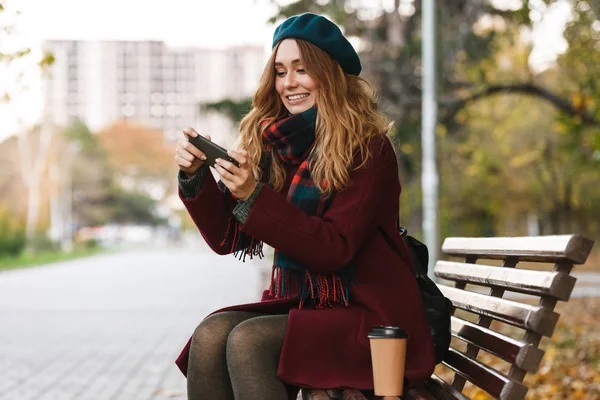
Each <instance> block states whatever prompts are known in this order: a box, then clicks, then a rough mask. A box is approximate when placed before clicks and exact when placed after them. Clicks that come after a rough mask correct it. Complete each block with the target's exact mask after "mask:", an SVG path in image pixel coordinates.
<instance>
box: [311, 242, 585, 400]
mask: <svg viewBox="0 0 600 400" xmlns="http://www.w3.org/2000/svg"><path fill="white" fill-rule="evenodd" d="M593 243H594V242H593V241H591V240H588V239H586V238H584V237H582V236H579V235H560V236H538V237H513V238H447V239H446V240H445V241H444V244H443V246H442V251H443V252H444V253H445V254H447V255H450V256H456V257H461V258H463V262H450V261H438V262H437V263H436V266H435V274H436V276H437V277H438V278H439V280H440V281H445V282H448V283H438V286H439V287H440V289H441V290H442V292H443V293H444V295H445V296H446V297H448V298H449V299H450V300H452V303H453V305H454V307H455V308H454V312H453V314H454V315H453V317H452V336H453V343H452V346H451V348H450V351H449V353H448V355H447V357H446V359H445V360H444V362H443V364H444V366H445V367H447V368H448V369H449V371H447V372H448V373H447V374H445V376H446V380H444V379H442V378H441V377H438V376H436V375H433V376H432V377H431V379H429V381H428V382H427V383H426V384H425V385H424V387H423V388H420V389H413V390H410V391H409V393H405V395H404V396H403V397H402V399H403V400H404V399H411V400H431V399H440V400H456V399H461V400H464V399H468V397H467V396H465V395H464V394H463V393H462V391H463V388H464V386H465V383H466V382H467V381H469V382H471V383H472V384H474V385H476V386H478V387H479V388H481V389H483V390H485V391H486V392H487V393H489V394H490V395H491V396H492V397H493V398H496V399H502V400H505V399H507V400H508V399H510V400H513V399H523V398H525V394H526V393H527V389H528V388H527V387H526V386H525V385H524V384H523V379H524V378H525V375H526V374H527V373H536V372H537V370H538V368H539V365H540V361H541V360H542V357H543V355H544V351H543V350H541V349H540V348H539V347H538V346H539V344H540V340H541V339H542V337H543V336H546V337H551V336H552V333H553V332H554V328H555V327H556V323H557V321H558V317H559V315H558V314H557V313H556V312H555V311H554V307H555V306H556V303H557V301H559V300H561V301H568V300H569V297H570V295H571V292H572V290H573V287H574V286H575V281H576V279H575V278H574V277H572V276H570V275H569V274H570V272H571V269H572V268H573V266H574V265H576V264H583V263H585V261H586V259H587V257H588V255H589V253H590V250H591V248H592V246H593ZM479 260H501V265H499V266H492V265H485V261H484V262H483V263H480V264H476V262H478V261H479ZM528 261H531V262H535V263H538V264H537V266H536V269H535V270H533V269H527V267H526V266H525V265H523V262H528ZM488 263H489V262H488ZM540 263H541V264H540ZM540 265H541V266H547V267H548V268H547V269H546V270H543V269H542V270H539V268H540ZM452 283H453V286H450V285H451V284H452ZM505 297H506V298H505ZM492 323H493V326H492ZM490 328H493V329H490ZM484 353H488V357H487V358H492V359H494V362H488V363H486V362H483V361H482V360H481V358H482V357H481V356H480V357H478V355H482V354H484ZM489 355H491V356H492V357H490V356H489ZM500 360H503V362H504V363H503V364H504V365H503V367H504V368H501V369H502V371H501V370H498V369H495V368H494V367H493V366H492V364H493V365H496V364H497V362H496V361H500ZM500 363H502V361H500ZM304 398H305V399H306V398H307V396H305V397H304Z"/></svg>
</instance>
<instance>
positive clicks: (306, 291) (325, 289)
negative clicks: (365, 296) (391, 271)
mask: <svg viewBox="0 0 600 400" xmlns="http://www.w3.org/2000/svg"><path fill="white" fill-rule="evenodd" d="M353 284H354V283H353V282H350V281H347V280H344V279H343V278H342V277H341V276H339V275H337V274H330V275H322V274H317V273H314V272H309V271H308V270H307V271H306V272H305V273H304V282H303V283H302V285H301V289H300V293H299V294H298V298H299V299H300V304H299V307H298V308H302V307H303V306H304V305H306V304H311V305H313V306H315V307H316V308H328V307H335V306H336V305H340V306H344V307H347V306H348V300H349V298H350V287H351V286H352V285H353ZM289 291H290V270H289V269H288V268H282V267H278V266H274V267H273V269H272V270H271V286H270V287H269V295H270V296H271V297H273V298H275V299H281V298H285V297H286V295H287V294H288V293H289Z"/></svg>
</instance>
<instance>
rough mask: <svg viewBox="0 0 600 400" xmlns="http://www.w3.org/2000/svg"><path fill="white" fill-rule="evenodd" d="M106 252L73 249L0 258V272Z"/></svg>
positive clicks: (98, 249)
mask: <svg viewBox="0 0 600 400" xmlns="http://www.w3.org/2000/svg"><path fill="white" fill-rule="evenodd" d="M104 252H106V250H104V249H101V248H96V249H75V250H73V251H72V252H69V253H67V252H62V251H45V252H41V253H29V252H23V253H21V254H20V255H19V256H17V257H1V258H0V271H4V270H9V269H17V268H23V267H30V266H34V265H42V264H51V263H55V262H58V261H67V260H73V259H76V258H82V257H89V256H93V255H96V254H100V253H104Z"/></svg>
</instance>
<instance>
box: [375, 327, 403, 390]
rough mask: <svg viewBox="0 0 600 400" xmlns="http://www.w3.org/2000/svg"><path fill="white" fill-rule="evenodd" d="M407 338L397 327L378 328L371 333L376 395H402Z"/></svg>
mask: <svg viewBox="0 0 600 400" xmlns="http://www.w3.org/2000/svg"><path fill="white" fill-rule="evenodd" d="M407 338H408V334H407V333H406V332H405V331H404V329H402V328H398V327H396V326H376V327H374V328H373V330H372V331H371V332H370V333H369V341H370V343H371V360H372V362H373V383H374V386H375V395H377V396H401V395H402V390H403V389H404V385H403V384H404V363H405V360H406V340H407Z"/></svg>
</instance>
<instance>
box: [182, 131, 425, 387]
mask: <svg viewBox="0 0 600 400" xmlns="http://www.w3.org/2000/svg"><path fill="white" fill-rule="evenodd" d="M371 150H372V154H373V157H371V158H370V159H369V161H368V162H367V164H366V165H365V166H364V167H362V168H360V169H358V170H355V171H353V172H352V174H351V179H352V182H353V184H352V185H351V186H350V187H349V188H347V189H345V190H343V191H341V192H339V193H337V194H336V195H335V198H334V200H333V202H332V203H331V206H330V207H329V208H328V209H327V211H326V212H325V214H324V215H323V216H322V217H316V216H308V215H307V214H305V213H304V212H303V211H302V210H300V209H299V208H298V207H296V206H295V205H294V204H292V203H290V202H288V201H287V200H286V197H285V194H287V190H288V188H289V183H290V179H291V177H292V176H293V173H294V172H295V170H294V169H290V170H288V171H287V172H288V182H287V184H286V186H285V187H284V189H283V190H282V191H281V193H278V192H275V191H274V190H273V189H271V188H269V187H268V186H266V185H265V186H263V188H262V190H261V191H260V194H259V196H258V198H257V200H256V202H255V203H254V205H253V208H252V210H251V211H250V214H249V216H248V219H247V220H246V222H245V224H244V225H242V231H244V232H246V233H248V234H250V235H252V236H254V237H255V238H257V239H260V240H262V241H263V242H264V243H266V244H268V245H270V246H272V247H273V248H276V249H278V250H280V251H282V252H283V253H285V254H287V255H289V256H291V257H293V258H295V259H297V260H298V261H300V262H302V263H304V264H305V265H306V266H307V267H308V268H310V269H312V270H314V271H316V272H319V273H324V274H328V273H331V272H333V271H336V270H338V269H340V268H342V267H344V266H345V265H347V264H348V263H349V262H350V261H351V260H352V261H353V262H354V273H355V281H356V282H357V284H356V285H355V286H353V287H352V288H351V290H350V305H349V306H348V307H336V308H329V309H306V308H302V309H298V307H297V306H298V302H297V301H296V300H295V299H294V298H291V299H278V300H275V299H272V298H270V297H269V295H268V291H265V293H264V294H263V299H262V300H261V302H259V303H252V304H244V305H238V306H233V307H228V308H225V309H221V310H218V311H216V312H220V311H225V310H243V311H255V312H265V313H276V312H286V311H287V310H289V318H288V326H287V332H286V338H285V341H284V344H283V348H282V351H281V358H280V362H279V369H278V376H279V377H280V378H281V379H282V380H283V381H285V382H287V383H289V384H292V385H296V386H300V387H310V388H321V389H332V388H340V387H351V388H356V389H363V390H372V389H373V377H372V369H371V355H370V349H369V339H368V338H367V334H368V333H369V331H370V330H371V328H372V327H373V326H376V325H394V326H400V327H402V328H404V329H405V330H406V331H408V333H409V335H410V337H409V339H408V344H407V359H406V372H405V377H406V380H407V381H408V384H418V383H420V382H422V381H424V380H425V379H426V378H428V377H429V376H430V375H431V374H432V373H433V368H434V355H433V345H432V340H431V335H430V333H429V328H428V325H427V322H426V319H425V313H424V308H423V304H422V302H421V295H420V292H419V288H418V286H417V283H416V280H415V277H414V272H413V266H412V260H411V256H410V253H409V250H408V248H407V247H406V245H405V244H404V241H403V240H402V238H401V237H400V235H399V233H398V231H397V228H396V220H397V216H398V209H399V196H400V190H401V189H400V182H399V180H398V166H397V163H396V156H395V153H394V150H393V147H392V145H391V143H390V141H389V140H388V139H384V138H383V137H382V140H377V141H374V144H373V145H372V146H371ZM180 197H181V198H182V201H183V203H184V204H185V207H186V208H187V210H188V212H189V214H190V216H191V217H192V219H193V220H194V222H195V223H196V225H197V226H198V228H199V230H200V232H201V234H202V236H203V237H204V239H205V240H206V242H207V243H208V245H209V246H210V247H211V248H212V249H213V250H214V251H215V252H216V253H218V254H227V253H228V249H225V248H224V247H223V246H221V242H222V240H223V234H224V233H223V232H224V229H223V226H224V223H225V221H226V220H227V218H229V216H230V214H231V210H228V209H227V208H226V205H225V203H224V202H223V201H222V193H221V191H220V190H219V188H218V186H217V184H216V182H215V180H214V179H213V177H212V175H211V174H209V176H208V177H207V179H206V180H205V182H204V184H203V186H202V188H201V190H200V192H199V193H198V194H197V196H196V197H195V198H193V199H185V198H183V197H182V196H181V194H180ZM382 230H383V231H385V232H386V234H387V236H388V237H390V238H391V239H392V241H393V242H394V245H395V247H396V249H393V248H392V247H391V246H390V244H389V243H388V242H387V241H386V240H385V237H384V235H383V234H382ZM189 345H190V343H189V342H188V344H187V345H186V347H185V348H184V349H183V351H182V353H181V355H180V356H179V358H178V359H177V365H178V366H179V368H180V369H181V371H182V372H183V373H184V374H185V373H186V370H187V361H188V352H189Z"/></svg>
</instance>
